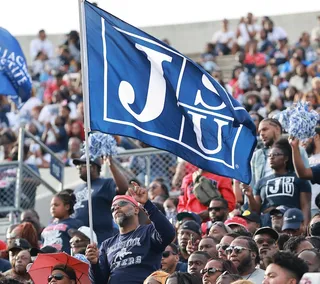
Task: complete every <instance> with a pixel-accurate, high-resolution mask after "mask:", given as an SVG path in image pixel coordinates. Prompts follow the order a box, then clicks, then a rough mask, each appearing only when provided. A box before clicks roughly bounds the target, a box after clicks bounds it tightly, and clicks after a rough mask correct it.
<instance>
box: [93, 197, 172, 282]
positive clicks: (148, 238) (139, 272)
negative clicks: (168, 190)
mask: <svg viewBox="0 0 320 284" xmlns="http://www.w3.org/2000/svg"><path fill="white" fill-rule="evenodd" d="M144 208H145V209H146V210H147V212H148V215H149V218H150V220H151V221H152V224H150V225H142V226H139V227H137V228H136V229H135V230H134V231H133V232H130V233H127V234H117V235H115V236H114V237H112V238H110V239H108V240H106V241H104V242H103V243H102V244H101V247H100V252H99V263H98V264H95V265H90V270H89V277H90V280H91V283H95V284H103V283H109V284H119V283H126V284H142V283H143V281H144V280H145V279H146V278H147V277H148V276H149V275H150V274H151V273H152V272H154V271H156V270H158V269H160V262H161V258H162V252H163V251H164V250H165V248H166V246H167V245H169V244H170V243H171V242H172V241H173V239H174V237H175V229H174V227H173V226H172V225H171V223H170V222H169V221H168V220H167V218H166V216H164V215H163V214H162V213H161V212H160V211H159V210H158V209H157V208H156V207H155V206H154V205H153V203H152V202H151V201H147V203H146V204H145V205H144Z"/></svg>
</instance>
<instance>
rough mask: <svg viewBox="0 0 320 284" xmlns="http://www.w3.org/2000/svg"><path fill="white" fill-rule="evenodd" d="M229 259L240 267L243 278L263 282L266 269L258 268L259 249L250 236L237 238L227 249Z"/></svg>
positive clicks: (256, 283)
mask: <svg viewBox="0 0 320 284" xmlns="http://www.w3.org/2000/svg"><path fill="white" fill-rule="evenodd" d="M226 254H227V256H228V260H230V261H231V262H232V263H233V264H234V265H235V267H236V268H237V269H238V272H239V274H240V275H241V277H242V279H245V280H250V281H251V282H253V283H255V284H261V283H262V281H263V279H264V270H262V269H260V268H256V266H257V264H258V262H259V250H258V247H257V245H256V243H255V242H254V240H253V239H252V238H250V237H244V236H240V237H237V238H235V239H234V240H233V241H232V242H231V244H230V246H229V247H228V248H227V249H226Z"/></svg>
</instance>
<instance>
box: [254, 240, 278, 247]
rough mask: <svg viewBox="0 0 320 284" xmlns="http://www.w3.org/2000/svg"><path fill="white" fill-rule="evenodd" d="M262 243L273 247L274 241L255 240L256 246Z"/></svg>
mask: <svg viewBox="0 0 320 284" xmlns="http://www.w3.org/2000/svg"><path fill="white" fill-rule="evenodd" d="M263 243H267V244H268V245H269V246H271V245H273V244H274V243H275V241H274V240H273V239H257V240H256V244H257V245H262V244H263Z"/></svg>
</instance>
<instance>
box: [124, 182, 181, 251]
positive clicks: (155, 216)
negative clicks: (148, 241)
mask: <svg viewBox="0 0 320 284" xmlns="http://www.w3.org/2000/svg"><path fill="white" fill-rule="evenodd" d="M133 184H134V189H132V188H129V189H128V192H129V194H130V195H131V196H132V197H133V198H134V199H135V200H136V201H137V202H139V203H140V204H142V205H143V207H144V209H145V210H146V211H147V213H148V216H149V219H150V220H151V222H152V223H153V226H154V228H155V230H154V232H153V234H152V243H153V244H154V245H155V246H156V247H158V250H164V249H165V247H166V246H167V245H169V244H170V243H171V242H172V241H173V240H174V237H175V234H176V232H175V228H174V227H173V226H172V224H171V223H170V222H169V220H168V219H167V217H166V216H165V215H163V214H162V213H161V212H160V211H159V210H158V208H157V207H156V206H155V205H153V203H152V202H151V201H150V200H149V199H148V192H147V190H146V189H145V188H141V187H139V186H138V185H137V184H136V183H133Z"/></svg>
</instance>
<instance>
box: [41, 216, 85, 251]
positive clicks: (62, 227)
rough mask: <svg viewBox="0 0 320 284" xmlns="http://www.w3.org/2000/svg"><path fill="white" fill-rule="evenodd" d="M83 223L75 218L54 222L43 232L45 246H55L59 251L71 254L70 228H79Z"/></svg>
mask: <svg viewBox="0 0 320 284" xmlns="http://www.w3.org/2000/svg"><path fill="white" fill-rule="evenodd" d="M81 226H83V223H82V222H81V221H79V220H77V219H74V218H67V219H64V220H61V221H57V222H52V223H51V224H49V225H48V226H47V227H45V228H44V229H43V231H42V233H41V238H42V242H43V246H52V247H55V248H56V249H57V250H58V251H64V252H66V253H68V254H70V243H69V242H70V239H71V238H70V236H69V234H68V230H70V229H78V228H79V227H81Z"/></svg>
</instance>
